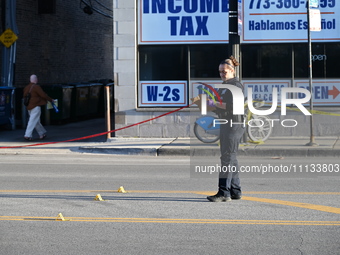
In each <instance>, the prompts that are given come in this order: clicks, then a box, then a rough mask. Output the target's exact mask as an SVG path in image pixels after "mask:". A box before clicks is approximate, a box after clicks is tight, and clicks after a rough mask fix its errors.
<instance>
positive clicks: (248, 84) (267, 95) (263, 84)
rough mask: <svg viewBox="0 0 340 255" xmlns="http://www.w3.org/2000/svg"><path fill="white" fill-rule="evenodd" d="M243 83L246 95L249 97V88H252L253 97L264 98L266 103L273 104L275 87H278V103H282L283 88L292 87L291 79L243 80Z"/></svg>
mask: <svg viewBox="0 0 340 255" xmlns="http://www.w3.org/2000/svg"><path fill="white" fill-rule="evenodd" d="M242 83H243V85H244V88H245V89H244V93H245V96H246V97H248V95H247V93H248V88H252V91H253V99H263V100H264V101H265V103H266V104H271V103H272V101H273V88H277V95H278V103H279V104H280V103H281V90H282V88H289V87H290V81H289V80H266V81H263V80H243V81H242ZM287 97H289V96H287Z"/></svg>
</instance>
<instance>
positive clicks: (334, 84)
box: [294, 80, 340, 106]
mask: <svg viewBox="0 0 340 255" xmlns="http://www.w3.org/2000/svg"><path fill="white" fill-rule="evenodd" d="M294 86H295V87H297V88H304V89H307V90H309V81H308V80H304V81H296V82H295V84H294ZM312 86H313V93H312V95H313V105H337V106H339V105H340V80H313V82H312ZM295 97H296V98H303V97H304V95H301V94H300V93H298V94H297V95H295Z"/></svg>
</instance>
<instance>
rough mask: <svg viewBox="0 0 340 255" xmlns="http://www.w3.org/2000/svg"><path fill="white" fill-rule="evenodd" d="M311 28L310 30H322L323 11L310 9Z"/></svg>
mask: <svg viewBox="0 0 340 255" xmlns="http://www.w3.org/2000/svg"><path fill="white" fill-rule="evenodd" d="M309 17H310V19H309V29H310V31H317V32H319V31H321V13H320V10H318V9H311V10H309Z"/></svg>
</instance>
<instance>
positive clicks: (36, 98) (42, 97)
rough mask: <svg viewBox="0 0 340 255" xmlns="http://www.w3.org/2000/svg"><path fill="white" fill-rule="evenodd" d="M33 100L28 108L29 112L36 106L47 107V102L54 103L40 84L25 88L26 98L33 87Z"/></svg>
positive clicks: (31, 84) (29, 85) (32, 84)
mask: <svg viewBox="0 0 340 255" xmlns="http://www.w3.org/2000/svg"><path fill="white" fill-rule="evenodd" d="M32 86H33V88H32V90H31V99H30V101H29V104H28V106H27V110H32V109H33V108H34V107H36V106H40V105H45V104H47V101H50V102H52V100H53V99H52V98H50V97H49V96H48V95H47V94H46V93H45V92H44V91H43V90H42V88H41V87H40V86H39V85H38V84H34V83H30V84H28V85H27V86H26V87H25V88H24V96H23V97H25V96H26V95H27V93H28V92H29V91H30V89H31V87H32Z"/></svg>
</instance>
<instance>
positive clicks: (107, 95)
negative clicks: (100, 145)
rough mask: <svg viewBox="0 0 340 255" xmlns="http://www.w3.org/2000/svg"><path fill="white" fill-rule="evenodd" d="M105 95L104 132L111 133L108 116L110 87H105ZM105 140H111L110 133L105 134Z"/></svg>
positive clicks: (109, 115)
mask: <svg viewBox="0 0 340 255" xmlns="http://www.w3.org/2000/svg"><path fill="white" fill-rule="evenodd" d="M105 92H106V93H105V94H106V114H105V116H106V131H107V132H110V131H111V114H110V112H111V111H110V109H111V106H110V87H109V86H105ZM106 138H107V139H110V138H111V133H107V135H106Z"/></svg>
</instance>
